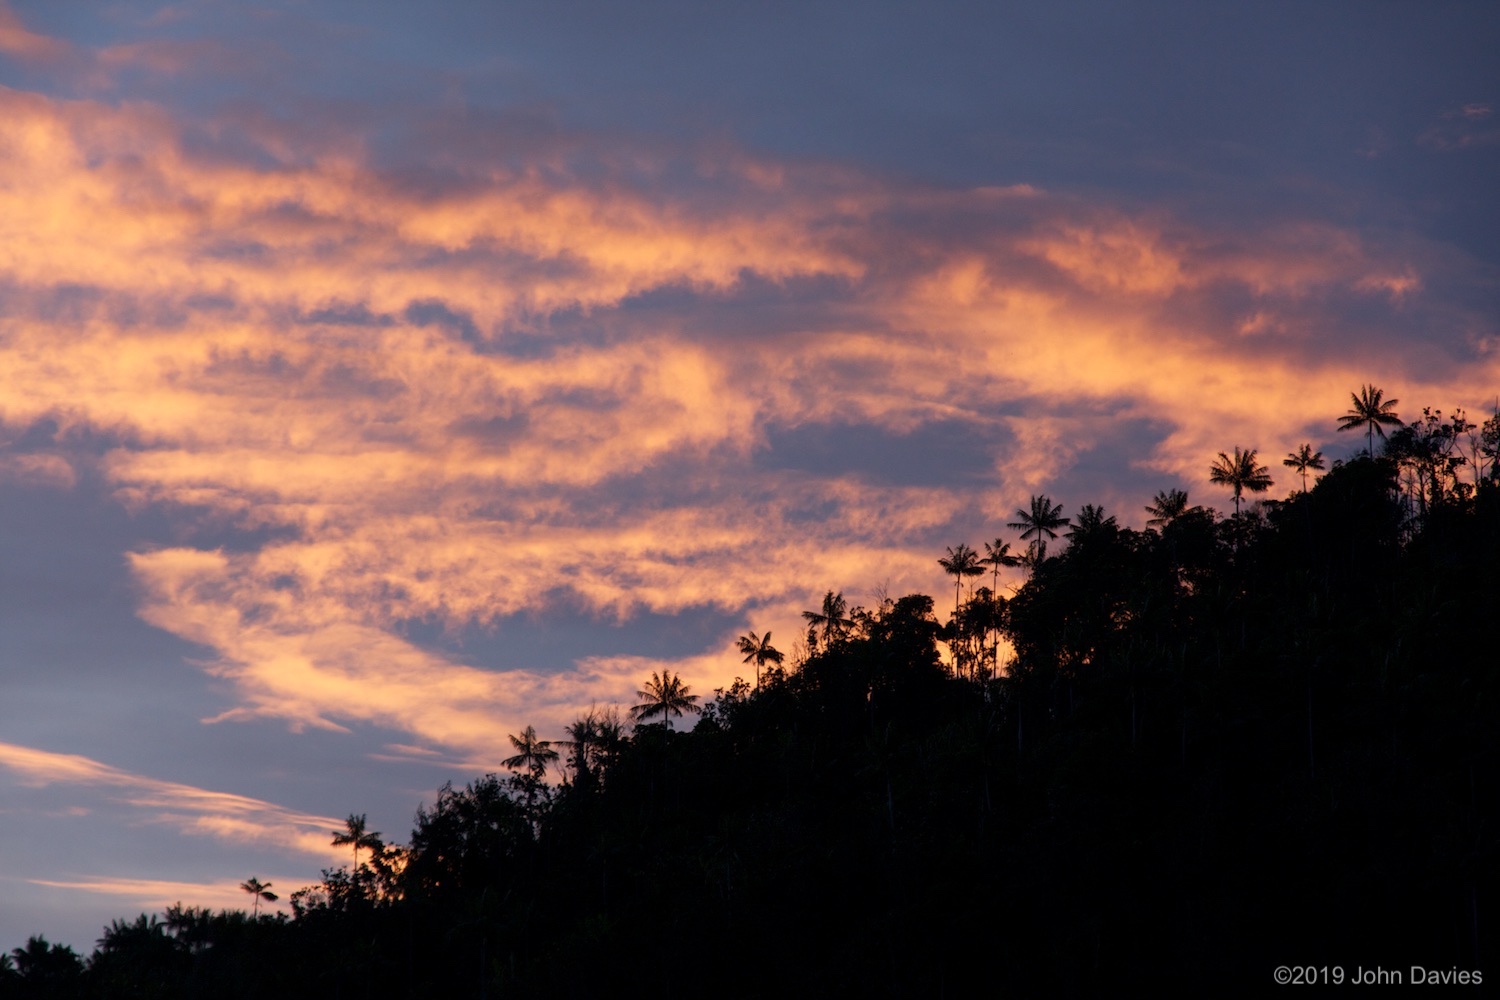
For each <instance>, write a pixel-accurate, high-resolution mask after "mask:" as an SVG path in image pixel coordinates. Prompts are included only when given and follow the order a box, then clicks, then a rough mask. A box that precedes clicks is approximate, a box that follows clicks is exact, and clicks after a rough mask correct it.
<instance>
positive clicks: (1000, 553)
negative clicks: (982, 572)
mask: <svg viewBox="0 0 1500 1000" xmlns="http://www.w3.org/2000/svg"><path fill="white" fill-rule="evenodd" d="M979 561H980V562H982V563H984V564H985V565H986V566H988V567H990V570H991V571H992V573H993V574H994V579H993V580H992V581H991V586H990V590H991V591H992V592H994V593H996V594H998V593H1000V567H1002V566H1009V567H1016V566H1019V565H1021V557H1020V556H1013V555H1011V554H1010V543H1009V542H1002V541H1001V540H1000V539H998V538H997V539H995V540H994V541H993V542H985V543H984V558H983V559H981V560H979Z"/></svg>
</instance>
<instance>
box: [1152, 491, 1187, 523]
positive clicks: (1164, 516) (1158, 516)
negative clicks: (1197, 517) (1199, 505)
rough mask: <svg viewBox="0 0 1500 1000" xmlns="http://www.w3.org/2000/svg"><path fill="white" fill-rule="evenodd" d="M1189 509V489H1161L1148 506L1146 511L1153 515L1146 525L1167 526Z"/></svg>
mask: <svg viewBox="0 0 1500 1000" xmlns="http://www.w3.org/2000/svg"><path fill="white" fill-rule="evenodd" d="M1187 509H1188V495H1187V490H1160V491H1158V492H1157V494H1156V497H1155V498H1154V499H1153V500H1152V501H1151V503H1150V504H1148V505H1147V506H1146V513H1147V514H1150V515H1151V518H1150V520H1148V521H1147V522H1146V527H1148V528H1165V527H1166V526H1167V525H1169V524H1171V523H1172V522H1173V521H1175V520H1177V519H1178V518H1179V517H1181V516H1182V515H1184V514H1186V513H1187Z"/></svg>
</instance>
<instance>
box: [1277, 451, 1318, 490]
mask: <svg viewBox="0 0 1500 1000" xmlns="http://www.w3.org/2000/svg"><path fill="white" fill-rule="evenodd" d="M1281 464H1282V465H1284V466H1286V467H1287V468H1289V469H1296V470H1297V472H1298V474H1299V475H1301V476H1302V492H1303V493H1306V492H1307V470H1308V469H1318V470H1320V471H1321V470H1322V469H1323V468H1324V467H1325V466H1324V465H1323V453H1322V452H1321V451H1313V450H1312V445H1310V444H1304V445H1303V446H1302V447H1301V448H1298V449H1297V450H1296V451H1294V452H1289V453H1288V454H1287V456H1286V458H1283V459H1282V460H1281Z"/></svg>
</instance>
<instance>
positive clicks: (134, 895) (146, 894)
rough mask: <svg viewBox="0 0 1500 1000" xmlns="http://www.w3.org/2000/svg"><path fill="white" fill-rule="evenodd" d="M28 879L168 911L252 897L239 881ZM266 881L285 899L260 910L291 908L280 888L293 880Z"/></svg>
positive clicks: (235, 906)
mask: <svg viewBox="0 0 1500 1000" xmlns="http://www.w3.org/2000/svg"><path fill="white" fill-rule="evenodd" d="M26 881H28V882H30V883H31V884H32V885H42V886H47V887H48V888H50V889H69V890H72V891H75V892H87V893H94V894H97V895H101V896H107V897H115V898H121V899H124V900H128V901H129V902H130V903H131V904H132V905H135V906H140V907H145V908H147V909H150V910H157V911H161V910H165V909H166V908H167V907H169V906H173V905H175V904H178V903H181V904H183V905H184V906H201V907H206V908H208V909H211V910H243V909H246V907H247V905H248V903H249V899H250V897H249V896H248V895H247V894H246V893H245V891H244V890H243V889H241V888H240V884H239V883H238V882H177V881H171V880H166V879H144V878H116V877H109V876H99V877H85V878H79V879H65V880H64V879H39V878H33V879H27V880H26ZM266 882H267V883H268V884H270V885H272V886H274V887H275V888H276V889H277V891H278V895H281V896H282V898H280V899H278V900H277V901H276V902H274V903H265V902H262V903H261V904H260V909H261V910H263V911H270V912H275V911H277V910H280V911H283V912H285V911H287V899H286V898H285V894H282V893H281V892H280V890H281V887H282V885H283V884H285V885H287V886H290V885H292V883H291V882H289V881H288V882H284V883H283V882H278V881H277V880H275V879H267V880H266Z"/></svg>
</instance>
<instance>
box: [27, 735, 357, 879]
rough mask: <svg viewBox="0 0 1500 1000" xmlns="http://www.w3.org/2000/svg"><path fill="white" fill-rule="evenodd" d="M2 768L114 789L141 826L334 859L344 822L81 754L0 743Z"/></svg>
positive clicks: (33, 782) (36, 781) (40, 780)
mask: <svg viewBox="0 0 1500 1000" xmlns="http://www.w3.org/2000/svg"><path fill="white" fill-rule="evenodd" d="M0 768H5V769H6V770H8V771H10V772H11V773H12V774H13V775H15V776H16V778H17V780H19V781H20V782H21V783H22V784H24V785H28V786H32V787H45V786H48V785H57V784H63V785H81V786H85V787H94V788H105V789H111V790H113V791H112V795H111V798H112V801H115V802H117V803H120V804H122V805H125V806H129V807H131V808H132V809H133V810H135V812H136V815H138V816H139V817H140V819H141V821H142V822H149V823H159V824H162V825H164V826H168V827H171V828H173V829H176V830H178V831H179V832H182V833H186V834H194V835H203V836H210V837H217V838H221V839H224V840H229V841H233V842H237V843H252V844H265V845H270V846H275V847H280V848H285V849H290V850H294V851H298V852H301V853H304V854H311V855H314V856H317V857H322V858H330V859H332V858H335V857H338V856H340V855H336V854H335V853H334V852H333V850H332V848H331V847H330V841H331V837H330V832H331V831H333V830H335V829H337V828H339V827H340V826H341V825H342V821H340V820H335V819H333V818H331V817H327V816H317V815H314V814H310V813H303V812H298V811H296V810H292V809H287V808H285V807H283V806H278V805H276V804H274V803H271V802H265V801H262V800H260V799H254V798H249V797H247V796H243V795H233V794H230V793H226V792H215V791H209V790H207V789H203V788H197V787H195V786H193V785H185V784H179V783H177V782H171V781H162V780H160V779H158V778H151V777H147V776H145V775H140V774H133V773H131V772H129V771H124V770H121V769H119V768H116V767H111V766H109V765H108V764H102V763H100V762H99V761H96V760H93V759H91V758H88V757H84V756H80V755H78V754H64V753H55V752H52V751H48V750H38V749H36V748H34V747H25V746H19V745H17V744H14V743H0Z"/></svg>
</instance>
